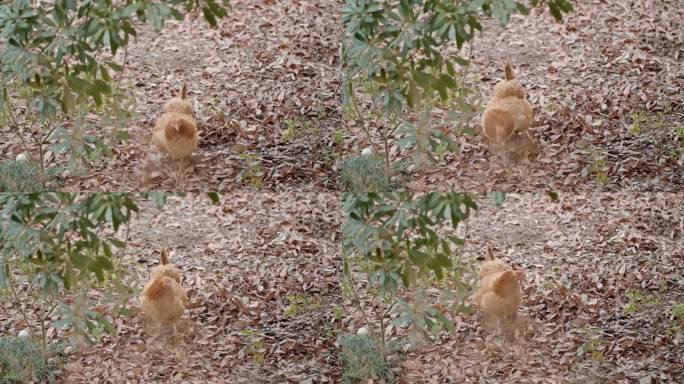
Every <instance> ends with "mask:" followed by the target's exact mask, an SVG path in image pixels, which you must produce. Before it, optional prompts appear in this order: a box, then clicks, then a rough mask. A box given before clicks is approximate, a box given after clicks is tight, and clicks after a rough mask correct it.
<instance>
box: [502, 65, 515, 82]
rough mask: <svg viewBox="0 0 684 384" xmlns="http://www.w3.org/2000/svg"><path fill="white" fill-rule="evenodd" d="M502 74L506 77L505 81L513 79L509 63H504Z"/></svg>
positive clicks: (513, 75)
mask: <svg viewBox="0 0 684 384" xmlns="http://www.w3.org/2000/svg"><path fill="white" fill-rule="evenodd" d="M504 73H505V75H506V80H513V79H515V73H513V66H512V65H511V63H506V66H504Z"/></svg>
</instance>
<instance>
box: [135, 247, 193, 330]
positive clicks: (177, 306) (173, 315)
mask: <svg viewBox="0 0 684 384" xmlns="http://www.w3.org/2000/svg"><path fill="white" fill-rule="evenodd" d="M180 279H181V276H180V270H178V268H176V267H175V266H173V265H172V264H169V263H168V256H167V254H166V251H164V250H162V252H161V264H160V265H158V266H156V267H154V268H152V272H151V277H150V281H149V282H148V283H147V284H146V285H145V288H144V289H143V291H142V297H141V302H142V310H143V312H144V313H145V315H146V316H147V317H148V318H149V319H150V320H152V321H154V322H155V323H157V324H159V325H170V324H171V325H174V324H175V322H176V321H177V320H178V319H179V318H180V317H181V316H182V315H183V313H184V312H185V307H186V305H187V291H186V289H185V288H183V287H182V286H181V285H180Z"/></svg>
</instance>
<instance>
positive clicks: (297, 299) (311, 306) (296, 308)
mask: <svg viewBox="0 0 684 384" xmlns="http://www.w3.org/2000/svg"><path fill="white" fill-rule="evenodd" d="M287 301H288V302H289V305H288V306H287V307H286V308H285V309H284V310H283V313H284V314H285V316H287V317H296V316H297V315H298V314H302V313H306V312H310V311H313V310H316V309H318V308H320V307H321V304H320V303H318V302H316V301H315V300H314V299H312V298H308V297H305V296H302V295H287Z"/></svg>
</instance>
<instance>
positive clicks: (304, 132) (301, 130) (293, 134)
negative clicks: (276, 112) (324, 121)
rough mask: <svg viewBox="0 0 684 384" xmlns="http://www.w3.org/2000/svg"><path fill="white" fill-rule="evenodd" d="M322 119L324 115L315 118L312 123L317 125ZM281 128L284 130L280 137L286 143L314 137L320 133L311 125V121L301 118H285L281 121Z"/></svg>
mask: <svg viewBox="0 0 684 384" xmlns="http://www.w3.org/2000/svg"><path fill="white" fill-rule="evenodd" d="M323 117H325V115H323V116H321V115H319V116H318V117H317V118H314V119H313V122H314V123H315V124H318V120H320V119H321V118H323ZM283 126H284V127H285V129H284V130H283V132H282V134H281V137H282V139H283V140H284V141H288V142H289V141H294V140H297V139H299V138H301V137H304V136H308V135H316V134H318V133H319V131H320V130H319V128H318V127H317V126H315V125H314V124H312V123H311V121H309V120H307V119H304V118H301V117H293V118H286V119H285V120H283Z"/></svg>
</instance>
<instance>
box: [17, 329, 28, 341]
mask: <svg viewBox="0 0 684 384" xmlns="http://www.w3.org/2000/svg"><path fill="white" fill-rule="evenodd" d="M19 337H20V338H22V339H25V338H27V337H29V331H28V329H22V330H21V331H19Z"/></svg>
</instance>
